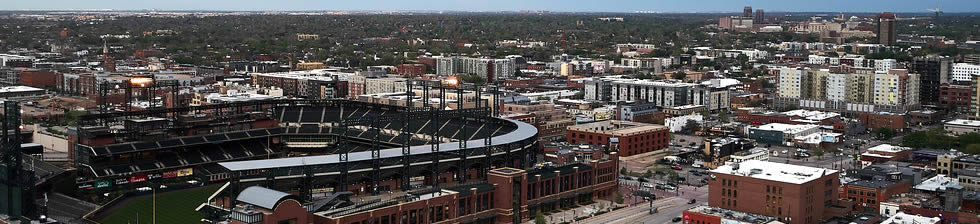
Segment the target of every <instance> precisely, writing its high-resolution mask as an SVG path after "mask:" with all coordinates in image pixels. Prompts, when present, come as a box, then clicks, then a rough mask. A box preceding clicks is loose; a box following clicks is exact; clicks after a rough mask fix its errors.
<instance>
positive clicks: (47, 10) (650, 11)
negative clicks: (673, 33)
mask: <svg viewBox="0 0 980 224" xmlns="http://www.w3.org/2000/svg"><path fill="white" fill-rule="evenodd" d="M58 11H69V12H147V11H155V12H416V13H444V12H456V13H507V12H510V13H528V12H538V13H541V12H544V13H555V14H562V13H615V14H741V13H742V12H741V11H653V10H634V11H553V10H534V9H520V10H493V11H472V10H439V9H418V10H403V9H391V10H389V9H316V10H283V9H249V10H238V9H236V10H232V9H0V12H58ZM882 12H890V13H908V14H933V12H929V11H922V12H900V11H878V12H873V11H766V13H854V14H865V13H882ZM943 13H944V14H950V13H952V14H968V13H980V11H963V12H943Z"/></svg>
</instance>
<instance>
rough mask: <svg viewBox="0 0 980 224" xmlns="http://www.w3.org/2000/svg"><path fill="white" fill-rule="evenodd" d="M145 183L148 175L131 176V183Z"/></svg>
mask: <svg viewBox="0 0 980 224" xmlns="http://www.w3.org/2000/svg"><path fill="white" fill-rule="evenodd" d="M144 181H146V174H136V175H132V176H129V182H130V183H139V182H144Z"/></svg>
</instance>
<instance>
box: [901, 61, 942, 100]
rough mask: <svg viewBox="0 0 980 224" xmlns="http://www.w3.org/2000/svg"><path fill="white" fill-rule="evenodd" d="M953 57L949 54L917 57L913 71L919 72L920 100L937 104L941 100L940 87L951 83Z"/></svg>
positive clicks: (913, 64) (913, 62)
mask: <svg viewBox="0 0 980 224" xmlns="http://www.w3.org/2000/svg"><path fill="white" fill-rule="evenodd" d="M952 65H953V58H951V57H947V56H924V57H915V59H913V60H912V66H911V69H910V70H911V72H912V73H916V74H919V76H920V77H919V80H920V81H921V83H920V84H919V88H920V90H919V97H920V98H919V102H922V103H925V104H935V103H938V102H939V95H940V88H941V87H942V84H943V83H949V77H950V72H951V70H952V69H951V67H952Z"/></svg>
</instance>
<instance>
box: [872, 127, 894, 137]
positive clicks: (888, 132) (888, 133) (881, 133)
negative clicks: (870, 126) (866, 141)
mask: <svg viewBox="0 0 980 224" xmlns="http://www.w3.org/2000/svg"><path fill="white" fill-rule="evenodd" d="M875 133H876V134H877V136H878V139H881V140H888V139H891V138H893V137H895V135H896V134H897V133H896V132H895V129H891V128H885V127H881V128H878V129H876V130H875Z"/></svg>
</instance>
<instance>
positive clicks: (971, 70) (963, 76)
mask: <svg viewBox="0 0 980 224" xmlns="http://www.w3.org/2000/svg"><path fill="white" fill-rule="evenodd" d="M976 76H980V65H975V64H967V63H956V64H953V75H952V78H951V79H952V81H954V82H970V81H972V80H973V78H974V77H976Z"/></svg>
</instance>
